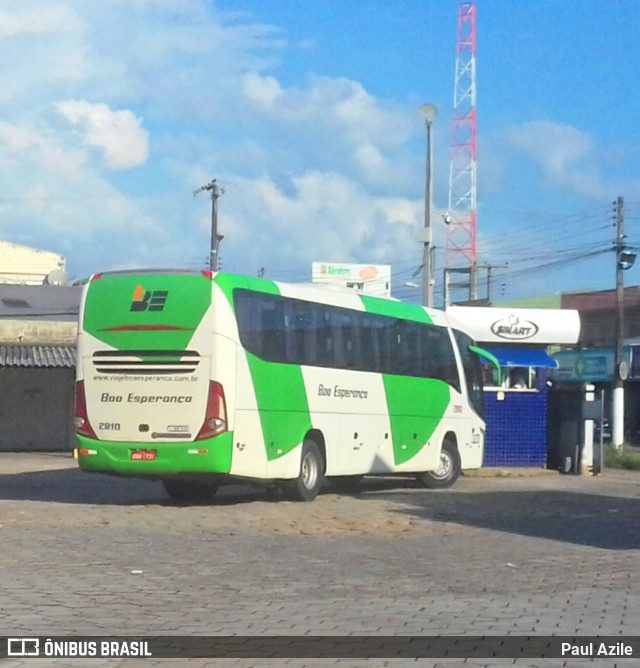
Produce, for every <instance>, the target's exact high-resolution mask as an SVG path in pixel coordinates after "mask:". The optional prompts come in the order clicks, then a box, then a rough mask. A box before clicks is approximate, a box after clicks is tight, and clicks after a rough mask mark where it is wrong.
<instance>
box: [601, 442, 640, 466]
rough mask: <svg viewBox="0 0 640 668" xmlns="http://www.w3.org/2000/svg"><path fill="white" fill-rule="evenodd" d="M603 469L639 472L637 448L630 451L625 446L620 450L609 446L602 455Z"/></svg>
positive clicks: (639, 456) (639, 461)
mask: <svg viewBox="0 0 640 668" xmlns="http://www.w3.org/2000/svg"><path fill="white" fill-rule="evenodd" d="M604 467H605V469H626V470H628V471H640V452H639V451H638V448H633V449H631V448H629V447H628V446H626V445H625V446H623V447H621V448H615V447H614V446H612V445H609V446H608V447H607V449H606V451H605V454H604Z"/></svg>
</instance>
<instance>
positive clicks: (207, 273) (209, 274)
mask: <svg viewBox="0 0 640 668" xmlns="http://www.w3.org/2000/svg"><path fill="white" fill-rule="evenodd" d="M201 273H202V275H203V276H204V277H205V278H208V279H211V280H213V272H212V271H211V270H209V269H204V270H203V271H202V272H201Z"/></svg>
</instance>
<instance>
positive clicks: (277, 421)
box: [247, 353, 311, 461]
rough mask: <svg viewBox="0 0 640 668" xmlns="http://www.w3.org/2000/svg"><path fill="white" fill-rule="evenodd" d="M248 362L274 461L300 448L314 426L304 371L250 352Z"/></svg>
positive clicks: (263, 426) (294, 365) (268, 455)
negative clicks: (297, 447) (263, 358)
mask: <svg viewBox="0 0 640 668" xmlns="http://www.w3.org/2000/svg"><path fill="white" fill-rule="evenodd" d="M247 361H248V363H249V370H250V372H251V379H252V380H253V388H254V391H255V393H256V402H257V404H258V412H259V414H260V424H261V425H262V434H263V437H264V444H265V448H266V451H267V459H268V460H269V461H271V460H272V459H277V458H278V457H283V456H284V455H286V454H287V453H288V452H291V450H293V449H294V448H295V447H296V446H298V445H300V443H301V442H302V440H303V439H304V436H305V434H306V433H307V431H308V430H309V429H310V427H311V415H310V413H309V402H308V401H307V392H306V389H305V386H304V380H303V377H302V369H301V368H300V367H299V366H298V365H297V364H276V363H274V362H265V361H264V360H261V359H260V358H259V357H256V356H255V355H252V354H251V353H247Z"/></svg>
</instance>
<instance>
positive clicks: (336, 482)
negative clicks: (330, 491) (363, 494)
mask: <svg viewBox="0 0 640 668" xmlns="http://www.w3.org/2000/svg"><path fill="white" fill-rule="evenodd" d="M362 478H364V476H363V475H336V476H333V477H332V478H330V479H329V482H330V483H331V486H332V487H333V488H334V489H335V490H337V491H338V492H343V493H345V494H349V493H353V492H356V491H357V490H358V485H359V484H360V483H361V482H362Z"/></svg>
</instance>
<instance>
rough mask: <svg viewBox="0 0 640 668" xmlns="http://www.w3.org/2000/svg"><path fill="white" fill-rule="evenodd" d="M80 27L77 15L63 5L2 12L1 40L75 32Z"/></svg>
mask: <svg viewBox="0 0 640 668" xmlns="http://www.w3.org/2000/svg"><path fill="white" fill-rule="evenodd" d="M79 26H80V21H79V19H78V16H77V14H76V13H75V12H74V11H73V10H72V9H71V8H70V7H68V6H65V5H63V4H49V6H43V5H40V6H39V7H37V8H36V7H34V8H33V9H28V8H27V9H25V8H24V4H23V6H22V7H21V8H20V11H18V12H12V11H8V10H6V9H4V10H2V11H0V38H11V37H16V36H19V35H42V34H46V33H65V32H73V31H75V30H76V29H77V28H78V27H79Z"/></svg>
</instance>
